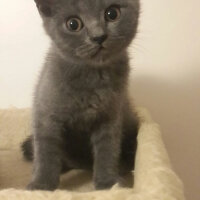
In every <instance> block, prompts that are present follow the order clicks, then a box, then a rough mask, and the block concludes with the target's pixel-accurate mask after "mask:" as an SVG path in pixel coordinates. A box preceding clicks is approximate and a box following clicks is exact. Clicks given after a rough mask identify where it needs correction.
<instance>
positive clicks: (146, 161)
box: [0, 108, 185, 200]
mask: <svg viewBox="0 0 200 200" xmlns="http://www.w3.org/2000/svg"><path fill="white" fill-rule="evenodd" d="M138 113H139V116H140V118H141V121H142V123H141V127H140V130H139V135H138V149H137V155H136V166H135V171H134V172H133V174H134V177H135V178H134V182H135V183H134V187H133V188H120V187H119V186H118V185H115V186H113V188H112V189H111V190H109V191H94V190H93V184H92V181H91V174H90V173H88V172H84V171H80V170H79V171H78V170H77V171H72V172H70V173H68V174H66V175H64V176H62V177H61V184H60V187H59V189H58V190H56V191H54V192H44V191H34V192H30V191H26V190H24V188H25V186H26V185H27V183H28V182H29V180H30V177H31V168H32V167H31V166H32V164H31V163H27V162H25V161H24V160H23V157H22V155H21V152H20V149H19V146H20V143H21V142H22V141H23V140H24V138H26V137H27V135H29V134H30V110H29V109H15V108H13V109H9V110H0V200H47V199H48V200H79V199H81V200H184V199H185V198H184V192H183V185H182V182H181V181H180V179H179V178H178V177H177V175H176V174H175V173H174V171H173V170H172V168H171V165H170V161H169V158H168V155H167V152H166V149H165V147H164V144H163V142H162V138H161V133H160V130H159V126H158V125H157V124H156V123H154V122H153V121H152V119H151V117H150V115H149V113H148V112H147V111H146V110H145V109H143V108H138Z"/></svg>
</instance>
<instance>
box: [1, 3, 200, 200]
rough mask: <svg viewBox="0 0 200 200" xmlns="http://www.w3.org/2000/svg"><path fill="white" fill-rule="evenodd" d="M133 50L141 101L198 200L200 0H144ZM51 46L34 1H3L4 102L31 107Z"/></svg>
mask: <svg viewBox="0 0 200 200" xmlns="http://www.w3.org/2000/svg"><path fill="white" fill-rule="evenodd" d="M142 3H143V5H142V17H141V25H140V30H139V33H138V37H137V39H136V40H135V42H134V44H133V45H132V46H131V48H130V52H131V57H132V58H133V59H132V61H131V64H132V66H133V70H132V76H131V85H132V86H133V90H132V91H133V93H134V96H135V101H136V104H137V105H143V106H146V107H147V108H148V109H149V110H150V111H151V113H152V115H153V117H154V119H155V120H156V121H157V122H159V124H160V125H161V129H162V132H163V136H164V141H165V144H166V146H167V149H168V152H169V154H170V158H171V160H172V163H173V166H174V168H175V170H176V172H177V173H178V174H179V175H180V177H181V178H182V180H183V181H184V184H185V188H186V195H187V197H188V198H187V199H188V200H199V199H200V192H199V188H200V181H199V180H200V132H199V127H200V0H190V1H187V0H167V1H166V0H143V1H142ZM47 47H48V39H47V38H46V37H45V36H44V33H43V30H42V28H41V22H40V18H39V16H38V14H37V12H36V10H35V8H34V4H33V1H27V0H1V1H0V92H1V93H0V107H4V108H5V107H9V106H17V107H26V106H30V104H31V98H32V89H33V85H34V83H35V80H36V77H37V74H38V71H39V69H40V66H41V64H42V62H43V57H44V54H45V52H46V49H47Z"/></svg>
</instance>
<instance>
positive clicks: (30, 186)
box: [26, 182, 56, 191]
mask: <svg viewBox="0 0 200 200" xmlns="http://www.w3.org/2000/svg"><path fill="white" fill-rule="evenodd" d="M26 189H27V190H50V191H53V190H55V189H56V186H52V185H49V184H41V183H37V182H31V183H30V184H28V185H27V187H26Z"/></svg>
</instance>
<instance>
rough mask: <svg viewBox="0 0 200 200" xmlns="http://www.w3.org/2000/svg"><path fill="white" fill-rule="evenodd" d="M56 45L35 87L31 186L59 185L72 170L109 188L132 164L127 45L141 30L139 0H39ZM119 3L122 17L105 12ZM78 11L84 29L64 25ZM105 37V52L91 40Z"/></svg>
mask: <svg viewBox="0 0 200 200" xmlns="http://www.w3.org/2000/svg"><path fill="white" fill-rule="evenodd" d="M36 3H37V6H38V9H39V11H40V14H41V16H42V19H43V22H44V28H45V30H46V32H47V34H48V35H49V36H50V38H51V40H52V45H51V48H50V51H49V54H48V56H47V59H46V63H45V65H44V67H43V70H42V73H41V76H40V78H39V82H38V85H37V87H36V92H35V98H34V104H33V127H32V130H33V140H32V138H29V139H28V140H27V141H25V143H24V145H23V147H24V149H23V150H24V154H25V156H26V152H27V151H28V153H27V155H29V159H31V158H32V157H31V155H30V150H31V148H32V145H31V143H32V142H33V149H34V172H33V178H32V181H31V183H30V184H29V185H28V189H33V190H35V189H43V190H54V189H56V188H57V186H58V184H59V175H60V173H61V172H66V171H68V170H70V169H77V168H80V169H89V170H93V172H94V183H95V187H96V189H106V188H110V187H111V186H112V185H113V184H114V183H116V182H117V181H118V179H119V177H120V176H121V175H123V174H126V173H129V172H130V171H131V170H132V169H133V167H134V155H135V150H136V144H137V142H136V136H137V130H138V119H137V116H136V114H135V113H134V112H133V111H132V110H131V108H130V104H129V100H128V95H127V81H128V74H129V65H128V56H127V52H126V51H127V47H128V45H129V44H130V42H131V40H132V39H133V38H134V36H135V34H136V31H137V24H138V17H139V0H76V1H75V0H36ZM111 5H118V6H119V7H120V10H121V16H120V18H119V19H118V20H117V21H115V22H106V21H105V17H104V13H105V10H106V9H107V8H108V7H109V6H111ZM69 16H78V17H79V18H80V19H81V20H82V22H83V24H84V27H83V28H82V30H81V31H80V32H70V31H69V30H67V28H66V27H65V26H64V24H65V21H66V19H68V17H69ZM102 34H106V35H107V39H106V40H105V41H104V42H103V44H102V46H103V47H104V49H103V50H99V48H100V47H101V46H100V45H99V44H97V43H96V42H94V41H92V40H91V38H93V37H98V36H100V35H102Z"/></svg>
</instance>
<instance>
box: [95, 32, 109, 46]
mask: <svg viewBox="0 0 200 200" xmlns="http://www.w3.org/2000/svg"><path fill="white" fill-rule="evenodd" d="M106 38H107V35H106V34H104V35H101V36H98V37H93V38H92V40H93V41H94V42H97V43H98V44H102V43H103V42H104V41H105V40H106Z"/></svg>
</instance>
